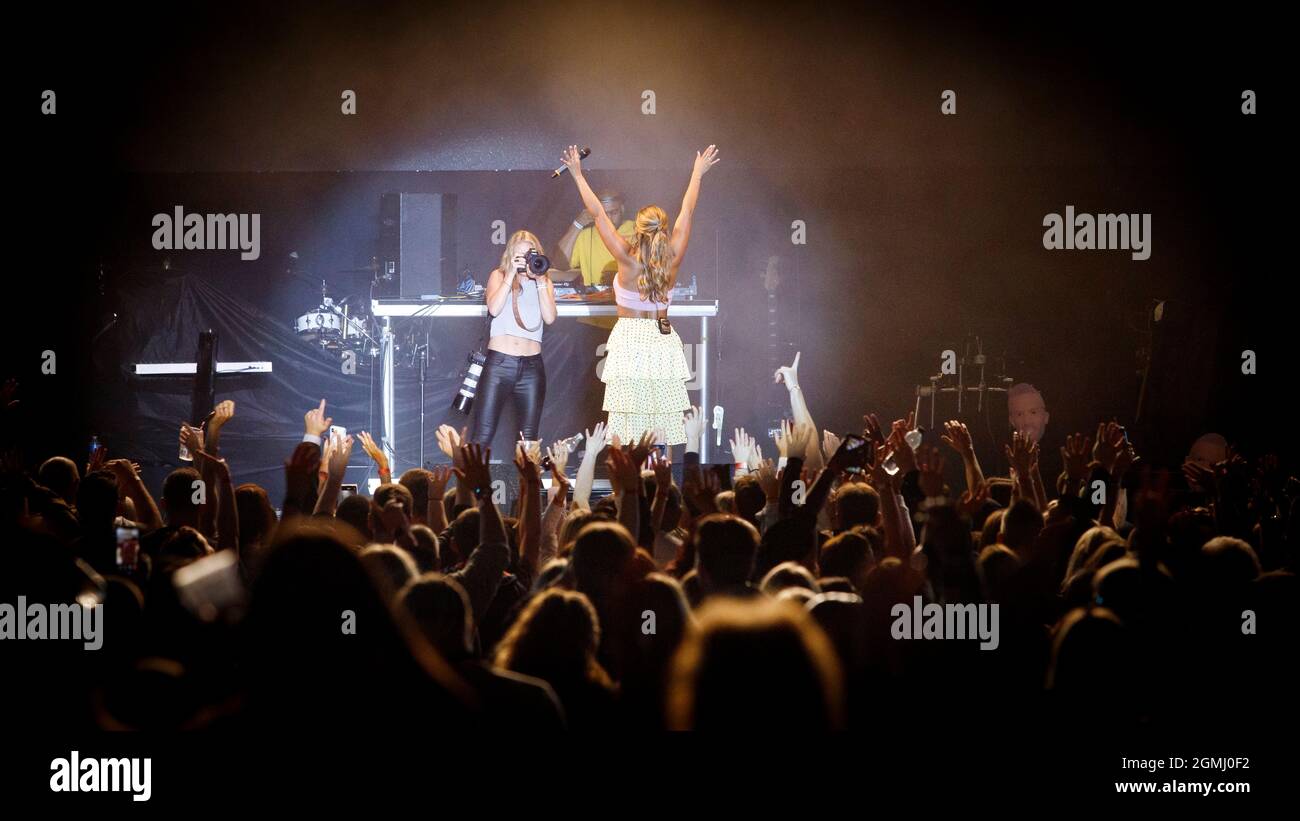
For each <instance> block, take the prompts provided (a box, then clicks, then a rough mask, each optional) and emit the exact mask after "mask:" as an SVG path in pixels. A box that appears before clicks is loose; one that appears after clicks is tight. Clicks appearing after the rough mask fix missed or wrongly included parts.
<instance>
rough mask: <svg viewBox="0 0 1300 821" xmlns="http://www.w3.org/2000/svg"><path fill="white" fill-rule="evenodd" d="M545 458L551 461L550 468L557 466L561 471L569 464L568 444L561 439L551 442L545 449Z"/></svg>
mask: <svg viewBox="0 0 1300 821" xmlns="http://www.w3.org/2000/svg"><path fill="white" fill-rule="evenodd" d="M546 458H547V459H549V460H550V461H551V467H552V469H555V468H558V469H559V471H560V473H563V472H564V468H565V467H566V466H567V465H568V464H569V446H568V445H566V444H564V442H563V441H560V442H556V443H554V444H552V445H551V446H550V447H549V448H547V449H546Z"/></svg>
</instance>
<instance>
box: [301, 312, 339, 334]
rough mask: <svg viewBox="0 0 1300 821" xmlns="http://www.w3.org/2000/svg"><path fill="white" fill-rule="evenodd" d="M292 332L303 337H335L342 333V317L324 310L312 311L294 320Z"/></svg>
mask: <svg viewBox="0 0 1300 821" xmlns="http://www.w3.org/2000/svg"><path fill="white" fill-rule="evenodd" d="M293 330H294V333H296V334H298V336H300V337H302V338H303V339H307V340H311V341H315V340H318V339H337V338H339V337H340V336H342V335H343V317H341V316H339V315H338V314H335V313H330V312H326V311H313V312H311V313H309V314H303V315H302V316H300V317H298V318H297V319H296V320H294V323H293Z"/></svg>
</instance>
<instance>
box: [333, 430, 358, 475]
mask: <svg viewBox="0 0 1300 821" xmlns="http://www.w3.org/2000/svg"><path fill="white" fill-rule="evenodd" d="M352 441H353V440H352V437H351V436H339V435H338V434H335V435H334V436H331V437H330V445H331V447H330V454H329V459H328V470H329V477H330V478H331V479H333V480H334V481H336V482H342V481H343V474H344V473H345V472H346V471H347V469H348V461H349V460H350V459H351V458H352Z"/></svg>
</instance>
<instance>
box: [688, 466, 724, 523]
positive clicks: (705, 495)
mask: <svg viewBox="0 0 1300 821" xmlns="http://www.w3.org/2000/svg"><path fill="white" fill-rule="evenodd" d="M720 489H721V485H720V484H719V482H718V476H717V474H715V473H714V472H713V471H711V470H710V471H702V470H700V468H699V466H698V465H693V466H691V467H690V468H689V469H687V470H684V471H683V472H682V496H683V498H685V499H688V500H689V501H690V502H691V504H693V505H694V506H695V509H696V510H698V511H700V514H701V515H703V514H706V513H716V512H717V510H718V491H719V490H720Z"/></svg>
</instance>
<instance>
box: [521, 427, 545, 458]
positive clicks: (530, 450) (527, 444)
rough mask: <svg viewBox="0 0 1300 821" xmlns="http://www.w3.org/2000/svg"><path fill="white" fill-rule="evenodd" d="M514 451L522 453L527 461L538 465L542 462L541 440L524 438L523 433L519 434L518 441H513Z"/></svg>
mask: <svg viewBox="0 0 1300 821" xmlns="http://www.w3.org/2000/svg"><path fill="white" fill-rule="evenodd" d="M515 453H516V455H517V454H519V453H523V454H524V456H526V457H527V458H528V461H530V462H532V463H533V464H537V465H540V464H541V463H542V443H541V440H536V441H534V440H530V439H525V438H524V435H523V433H522V432H521V433H520V434H519V441H518V442H515Z"/></svg>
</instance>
